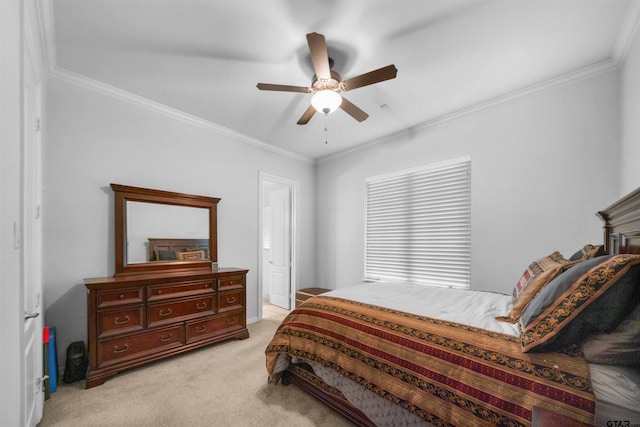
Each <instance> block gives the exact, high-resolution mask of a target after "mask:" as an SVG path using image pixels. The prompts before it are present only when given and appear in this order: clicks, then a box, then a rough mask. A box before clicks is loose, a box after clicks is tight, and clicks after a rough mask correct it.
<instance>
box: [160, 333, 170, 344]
mask: <svg viewBox="0 0 640 427" xmlns="http://www.w3.org/2000/svg"><path fill="white" fill-rule="evenodd" d="M172 338H173V334H172V333H169V335H167V336H162V335H161V336H160V341H162V342H167V341H171V339H172Z"/></svg>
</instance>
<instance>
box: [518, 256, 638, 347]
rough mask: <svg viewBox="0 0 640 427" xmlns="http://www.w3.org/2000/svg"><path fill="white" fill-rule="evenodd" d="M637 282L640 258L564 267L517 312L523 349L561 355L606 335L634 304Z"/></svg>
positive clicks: (613, 258)
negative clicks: (592, 338)
mask: <svg viewBox="0 0 640 427" xmlns="http://www.w3.org/2000/svg"><path fill="white" fill-rule="evenodd" d="M639 280H640V255H611V256H602V257H596V258H592V259H590V260H587V261H582V262H580V263H578V264H576V265H575V266H573V267H571V268H569V269H568V270H567V271H565V272H564V273H562V274H561V275H559V276H558V277H556V278H555V279H553V280H552V281H551V282H550V283H549V284H547V286H545V287H544V288H542V290H541V291H540V292H538V294H537V295H536V296H535V297H534V298H533V300H531V302H530V303H529V305H528V306H527V307H526V308H525V309H524V311H523V312H522V315H521V316H520V339H521V341H522V350H523V351H524V352H529V351H531V352H544V351H554V350H560V349H563V348H565V347H567V346H569V345H571V344H579V343H581V342H582V341H583V340H584V339H585V338H586V337H588V336H591V335H594V334H598V333H604V332H608V331H611V330H612V329H613V328H615V327H616V326H617V325H618V324H619V323H620V322H621V321H622V320H623V319H624V318H625V317H627V315H629V313H631V311H632V310H633V309H634V308H635V307H636V305H637V304H638V302H639V300H640V292H638V281H639Z"/></svg>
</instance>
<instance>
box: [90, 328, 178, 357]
mask: <svg viewBox="0 0 640 427" xmlns="http://www.w3.org/2000/svg"><path fill="white" fill-rule="evenodd" d="M182 345H184V325H182V324H179V325H175V326H172V327H168V328H164V329H157V330H154V331H150V332H144V333H139V334H131V335H128V336H124V337H117V338H108V339H104V340H100V341H98V351H97V354H98V367H104V366H108V365H113V364H116V363H120V362H124V361H127V360H131V359H134V358H140V357H143V356H146V355H151V354H153V353H157V352H159V351H162V350H168V349H170V348H174V347H180V346H182Z"/></svg>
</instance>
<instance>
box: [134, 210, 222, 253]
mask: <svg viewBox="0 0 640 427" xmlns="http://www.w3.org/2000/svg"><path fill="white" fill-rule="evenodd" d="M126 211H127V212H126V215H127V235H126V245H127V251H126V254H127V256H126V258H127V259H126V263H127V264H139V263H147V262H156V261H160V262H162V261H176V260H178V261H190V260H194V261H195V260H202V259H209V253H208V247H209V243H208V242H209V240H208V238H209V209H206V208H197V207H189V206H175V205H168V204H158V203H146V202H135V201H127V203H126ZM166 242H172V245H170V246H167V245H166V244H165V243H166ZM187 252H190V253H187Z"/></svg>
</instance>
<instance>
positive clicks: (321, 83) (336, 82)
mask: <svg viewBox="0 0 640 427" xmlns="http://www.w3.org/2000/svg"><path fill="white" fill-rule="evenodd" d="M330 73H331V79H328V80H321V79H318V77H317V76H316V75H315V74H314V75H313V80H312V82H311V89H313V92H314V93H315V92H320V91H321V90H325V89H329V90H335V91H336V92H338V93H340V92H342V90H343V88H342V87H341V85H340V82H342V77H340V74H338V73H337V72H335V71H333V70H331V72H330Z"/></svg>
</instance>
